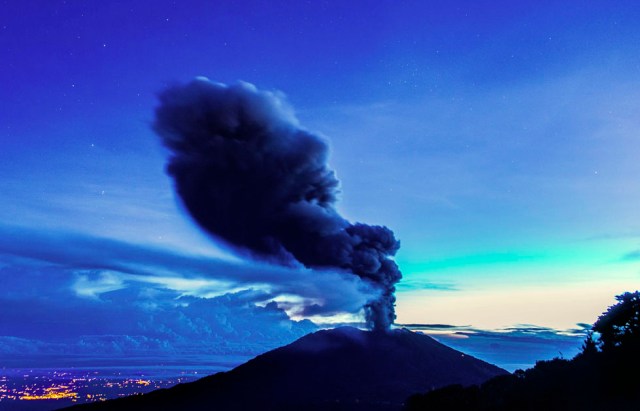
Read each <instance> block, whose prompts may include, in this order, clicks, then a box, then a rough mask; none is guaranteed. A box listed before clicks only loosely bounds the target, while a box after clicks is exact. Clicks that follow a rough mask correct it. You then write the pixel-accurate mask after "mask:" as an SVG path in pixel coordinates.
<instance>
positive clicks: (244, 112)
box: [153, 79, 401, 330]
mask: <svg viewBox="0 0 640 411" xmlns="http://www.w3.org/2000/svg"><path fill="white" fill-rule="evenodd" d="M153 127H154V129H155V131H156V132H157V133H158V135H160V137H161V139H162V142H163V143H164V145H165V146H167V147H168V148H169V149H170V150H171V152H172V155H171V157H170V158H169V162H168V167H167V169H168V173H169V174H170V175H171V176H172V177H173V178H174V180H175V187H176V190H177V192H178V194H179V195H180V198H181V199H182V201H183V202H184V204H185V206H186V208H187V209H188V210H189V212H190V213H191V215H192V217H193V218H194V219H195V221H196V222H197V223H198V224H199V225H200V226H201V227H202V228H204V229H205V230H206V231H207V232H208V233H209V234H211V235H213V236H215V237H216V238H218V239H221V240H223V241H224V242H226V243H227V244H229V245H231V246H232V247H233V248H234V249H235V250H236V251H237V252H239V253H242V254H245V255H246V254H250V255H251V256H252V257H254V258H259V259H261V260H267V261H271V262H275V263H279V264H284V265H293V266H295V265H299V264H303V265H305V266H307V267H311V268H325V269H326V268H337V269H340V270H342V271H345V270H348V271H350V272H352V273H353V274H355V275H357V276H358V277H360V278H361V279H363V280H364V281H366V282H368V283H370V284H372V285H373V286H374V287H375V288H376V289H378V290H380V296H379V297H378V298H376V299H375V300H373V301H369V302H368V303H367V304H366V305H365V307H364V309H365V316H366V320H367V324H368V326H369V327H370V328H373V329H375V330H386V329H388V328H389V326H390V325H391V324H392V323H393V321H394V319H395V308H394V305H395V296H394V292H395V284H396V283H397V282H398V281H399V280H400V278H401V273H400V271H399V270H398V266H397V265H396V263H395V262H394V261H393V260H392V259H391V258H390V257H391V256H393V255H394V254H395V253H396V251H397V250H398V248H399V246H400V243H399V241H398V240H396V239H395V237H394V235H393V232H392V231H391V230H389V229H388V228H386V227H382V226H370V225H365V224H360V223H356V224H351V223H350V222H349V221H347V220H345V219H344V218H343V217H342V216H340V215H339V214H338V212H337V211H336V209H335V207H334V205H335V203H336V197H337V193H338V186H339V181H338V179H337V178H336V176H335V174H334V172H333V170H331V169H330V168H329V167H328V165H327V158H328V147H327V143H326V142H325V141H324V140H323V139H322V138H320V137H319V136H317V135H315V134H312V133H310V132H309V131H307V130H304V129H303V128H301V127H300V126H299V125H298V122H297V120H296V118H295V116H294V115H293V112H292V111H291V109H290V108H289V107H288V106H287V105H286V104H285V102H284V101H283V98H282V97H281V96H279V95H277V94H275V93H271V92H266V91H260V90H257V89H256V88H255V87H254V86H253V85H251V84H248V83H242V82H241V83H238V84H234V85H230V86H227V85H224V84H218V83H212V82H210V81H208V80H205V79H196V80H194V81H192V82H190V83H188V84H186V85H177V86H173V87H170V88H168V89H167V90H165V91H164V92H162V93H161V94H160V106H159V107H158V108H157V109H156V119H155V123H154V126H153Z"/></svg>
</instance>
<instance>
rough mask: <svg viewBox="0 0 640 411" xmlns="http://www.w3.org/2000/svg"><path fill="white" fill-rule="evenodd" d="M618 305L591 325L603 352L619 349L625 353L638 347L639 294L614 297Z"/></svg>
mask: <svg viewBox="0 0 640 411" xmlns="http://www.w3.org/2000/svg"><path fill="white" fill-rule="evenodd" d="M616 300H618V303H617V304H615V305H612V306H611V307H609V309H608V310H607V311H606V312H605V313H603V314H602V315H601V316H600V317H598V320H597V321H596V322H595V324H593V331H595V332H597V333H599V334H600V347H601V349H602V351H603V352H612V351H613V350H617V349H620V348H624V349H625V351H627V350H631V349H634V348H637V347H638V346H639V345H640V292H639V291H636V292H633V293H630V292H626V293H624V294H620V295H617V296H616Z"/></svg>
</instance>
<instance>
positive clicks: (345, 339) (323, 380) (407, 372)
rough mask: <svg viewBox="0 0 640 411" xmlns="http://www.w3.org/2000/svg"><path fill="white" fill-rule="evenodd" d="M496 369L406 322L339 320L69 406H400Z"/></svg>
mask: <svg viewBox="0 0 640 411" xmlns="http://www.w3.org/2000/svg"><path fill="white" fill-rule="evenodd" d="M502 374H507V372H506V371H505V370H503V369H501V368H498V367H496V366H494V365H491V364H489V363H486V362H484V361H481V360H479V359H477V358H474V357H472V356H469V355H466V354H463V353H461V352H460V351H456V350H454V349H452V348H449V347H447V346H445V345H443V344H441V343H439V342H437V341H436V340H435V339H433V338H431V337H429V336H426V335H423V334H419V333H416V332H412V331H408V330H406V329H398V330H392V331H388V332H377V331H362V330H359V329H356V328H352V327H340V328H335V329H331V330H322V331H318V332H315V333H313V334H309V335H307V336H305V337H302V338H300V339H299V340H297V341H295V342H293V343H291V344H289V345H287V346H284V347H281V348H277V349H275V350H272V351H269V352H267V353H265V354H262V355H260V356H258V357H256V358H254V359H252V360H250V361H248V362H246V363H245V364H243V365H240V366H238V367H236V368H234V369H233V370H231V371H228V372H221V373H218V374H214V375H212V376H209V377H205V378H202V379H200V380H198V381H195V382H191V383H187V384H179V385H177V386H175V387H173V388H170V389H164V390H158V391H154V392H151V393H149V394H146V395H141V396H132V397H127V398H122V399H116V400H112V401H107V402H103V403H93V404H85V405H79V406H74V407H71V408H70V409H69V410H74V411H105V410H136V411H144V410H154V411H155V410H191V411H199V410H225V411H226V410H399V409H400V408H401V407H402V404H403V402H404V401H405V400H406V399H407V398H408V397H409V396H410V395H411V394H415V393H418V392H425V391H428V390H431V389H435V388H439V387H443V386H446V385H450V384H461V385H474V384H480V383H482V382H484V381H486V380H488V379H489V378H492V377H495V376H498V375H502Z"/></svg>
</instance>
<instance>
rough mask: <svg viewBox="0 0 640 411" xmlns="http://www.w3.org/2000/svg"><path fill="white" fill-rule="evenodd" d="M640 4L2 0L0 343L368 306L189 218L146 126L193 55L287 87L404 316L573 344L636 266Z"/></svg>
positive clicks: (223, 75) (87, 348) (74, 341)
mask: <svg viewBox="0 0 640 411" xmlns="http://www.w3.org/2000/svg"><path fill="white" fill-rule="evenodd" d="M638 21H640V6H639V5H638V4H637V2H635V1H577V0H570V1H563V2H559V1H556V2H553V1H536V2H513V1H491V2H489V1H450V2H436V1H417V0H416V1H376V2H364V1H349V2H344V1H342V2H339V1H328V2H327V1H322V2H321V1H317V2H314V1H311V2H302V1H276V2H267V1H264V2H262V1H188V2H178V1H165V0H158V1H156V2H153V4H151V3H149V2H146V1H138V0H133V1H126V2H125V1H113V2H87V1H80V0H76V1H58V0H52V1H46V0H36V1H29V2H11V1H2V2H0V79H1V81H0V101H1V102H0V193H2V199H3V201H2V204H1V205H0V283H1V284H2V286H1V288H0V307H1V308H0V357H2V358H9V357H11V358H15V355H16V354H24V355H26V357H28V358H31V359H33V358H40V357H38V354H43V353H44V354H47V355H54V354H55V355H58V354H59V355H62V354H64V353H66V354H68V353H74V354H82V355H87V356H103V355H115V354H119V355H121V356H122V357H123V358H125V359H126V358H127V357H130V356H139V355H142V354H144V355H155V356H160V357H163V358H169V357H170V358H183V357H184V355H186V354H185V353H188V354H189V355H196V356H200V355H206V354H216V355H217V354H227V353H231V354H243V353H244V354H246V353H257V352H260V351H263V350H265V349H268V348H274V347H276V346H278V345H280V344H283V343H288V342H290V341H292V340H293V339H295V338H297V337H299V336H302V335H304V334H305V333H308V332H310V331H313V330H315V329H316V327H317V325H315V324H314V323H312V322H310V321H309V320H312V321H314V322H315V323H316V324H325V323H331V322H353V321H356V322H357V321H362V313H361V312H359V310H360V308H361V307H362V298H363V296H362V289H361V287H360V285H359V284H358V283H357V282H356V281H355V280H353V279H348V280H345V279H344V278H343V276H341V274H340V273H336V272H332V271H330V270H327V272H322V273H316V272H311V271H312V270H309V269H304V268H295V267H293V268H292V267H286V268H285V267H280V266H275V265H270V264H266V263H263V262H262V263H258V262H255V261H249V260H246V259H243V258H241V257H238V256H237V255H235V254H233V253H230V252H229V251H228V249H227V248H225V247H223V246H221V245H220V244H218V243H216V242H215V241H213V240H212V239H211V238H210V237H208V236H207V234H205V233H204V232H203V231H202V230H201V229H200V228H199V227H198V226H197V225H196V224H195V223H194V222H193V221H192V219H191V217H190V215H189V213H188V212H187V211H186V210H185V209H184V207H183V205H182V204H181V203H180V199H179V198H178V196H177V195H176V194H175V191H174V187H173V182H172V180H171V178H170V177H169V176H168V175H167V173H166V169H165V168H166V163H167V157H168V155H169V154H168V151H167V150H166V149H165V148H164V147H163V146H162V144H161V142H160V139H159V138H158V136H157V135H156V134H155V133H154V131H153V130H152V128H151V124H152V122H153V119H154V108H155V107H157V105H158V104H159V103H158V98H157V95H158V93H159V92H161V91H162V90H164V89H165V88H166V87H169V86H172V85H175V84H183V83H185V82H188V81H191V80H192V79H193V78H195V77H197V76H204V77H207V78H209V79H211V80H212V81H216V82H222V83H225V84H236V83H237V82H238V81H246V82H249V83H252V84H254V85H255V86H256V87H258V88H259V89H261V90H268V91H272V92H274V93H282V94H281V98H282V99H283V100H286V101H287V102H288V104H289V105H290V107H291V109H292V110H293V112H294V113H295V117H297V120H298V122H299V124H300V125H301V126H302V127H304V128H306V129H308V130H311V131H313V132H314V133H316V134H318V135H321V136H323V138H325V139H326V140H327V141H328V143H329V146H330V158H329V164H330V166H331V168H332V169H334V170H335V171H336V175H337V177H338V178H339V180H340V182H341V194H340V199H339V202H338V203H337V210H338V211H339V212H340V213H341V214H342V215H343V216H344V217H345V218H347V219H348V220H350V221H352V222H356V221H357V222H363V223H367V224H378V225H385V226H388V227H389V228H391V229H392V230H393V231H394V232H395V235H396V237H397V238H399V239H400V241H401V248H400V250H399V251H398V253H397V255H396V257H395V261H396V262H397V263H398V265H399V267H400V269H401V270H402V273H403V279H402V281H401V282H400V283H399V284H398V291H397V293H396V296H397V304H396V312H397V320H396V323H398V324H440V325H441V327H440V328H439V330H440V331H441V332H442V331H443V330H444V331H447V330H450V331H451V330H454V331H455V330H462V331H461V332H460V334H458V335H457V339H465V338H468V334H469V333H473V332H477V330H483V331H486V332H487V333H485V334H483V335H484V336H485V337H486V336H489V337H487V338H489V339H492V338H494V339H499V338H503V337H504V338H506V337H505V336H509V335H514V338H515V339H517V338H521V337H522V336H523V335H524V336H526V337H527V338H544V339H552V340H554V341H560V343H562V341H564V340H563V338H565V337H566V331H567V330H569V332H575V330H576V329H581V328H584V324H589V323H593V322H594V321H595V320H596V318H597V316H598V315H599V314H600V313H601V312H602V311H604V310H605V309H606V307H607V306H608V305H611V304H612V303H613V302H614V298H613V297H614V295H616V294H619V293H622V292H624V291H633V290H636V289H637V288H638V284H640V270H639V269H640V267H639V265H638V263H640V219H639V218H638V214H637V207H638V204H639V202H640V161H638V157H639V156H640V115H639V114H640V88H639V86H640V80H639V79H640V76H639V74H640V26H639V25H638V24H637V22H638ZM318 276H320V277H321V279H320V280H318ZM311 277H313V280H310V278H311ZM309 301H314V302H317V303H319V304H327V305H331V304H333V305H335V306H339V307H341V309H342V310H343V312H342V313H340V314H338V315H334V316H330V317H327V316H315V317H313V316H312V317H309V318H303V317H301V316H300V315H296V313H297V312H299V310H298V311H296V307H297V306H299V305H301V304H306V303H307V302H309ZM287 312H288V313H289V314H290V315H291V317H289V316H288V315H287ZM448 326H456V327H461V328H456V327H454V328H447V327H448ZM432 328H433V327H432ZM436 328H437V327H436ZM443 338H444V337H443ZM446 338H451V340H452V341H454V340H455V339H456V338H453V337H451V336H449V337H446ZM487 341H488V340H486V339H485V340H482V342H483V344H484V343H486V342H487ZM514 341H515V340H514ZM527 341H528V342H531V340H527ZM572 341H573V340H572ZM514 347H515V346H514ZM518 347H522V345H521V346H518ZM520 349H521V348H517V349H516V348H514V349H513V350H514V351H513V352H514V353H515V352H516V351H517V350H520ZM554 350H555V346H554V348H552V349H551V351H554ZM194 353H195V354H194ZM554 353H555V352H552V353H551V354H554ZM507 354H509V353H507ZM536 354H537V352H536ZM523 355H524V354H523ZM540 355H545V353H543V352H540ZM26 357H25V358H26ZM489 359H494V360H495V358H489ZM531 360H533V359H532V358H529V357H527V358H523V357H518V358H515V357H513V358H510V359H509V361H511V362H513V363H517V362H518V361H520V362H523V363H524V362H527V361H531ZM25 361H26V360H25ZM43 361H44V360H43ZM496 361H499V360H496ZM503 361H506V360H504V359H503ZM31 363H32V364H38V362H37V361H35V362H34V361H31ZM502 365H504V364H502Z"/></svg>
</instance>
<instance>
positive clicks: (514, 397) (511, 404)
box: [405, 291, 640, 411]
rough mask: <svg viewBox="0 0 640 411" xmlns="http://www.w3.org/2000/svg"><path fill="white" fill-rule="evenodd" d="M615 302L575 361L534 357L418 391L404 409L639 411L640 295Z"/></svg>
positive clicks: (633, 294) (585, 342)
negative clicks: (494, 372)
mask: <svg viewBox="0 0 640 411" xmlns="http://www.w3.org/2000/svg"><path fill="white" fill-rule="evenodd" d="M616 300H617V301H618V303H617V304H615V305H613V306H611V307H609V308H608V310H607V311H606V312H605V313H603V314H602V315H601V316H600V317H599V318H598V320H597V321H596V323H595V324H594V326H593V331H590V332H589V333H588V334H587V337H586V339H585V341H584V344H583V345H582V352H581V353H579V354H578V355H577V356H576V357H575V358H574V359H572V360H564V359H558V358H556V359H554V360H550V361H539V362H537V363H536V365H535V367H533V368H532V369H529V370H526V371H522V370H517V371H516V372H514V373H513V374H511V375H506V376H500V377H496V378H493V379H491V380H489V381H487V382H485V383H484V384H482V385H481V386H471V387H462V386H459V385H458V386H449V387H445V388H441V389H438V390H434V391H431V392H428V393H426V394H417V395H414V396H412V397H410V398H409V399H408V401H407V403H406V405H405V410H406V411H416V410H429V411H438V410H448V411H451V410H476V411H489V410H491V411H512V410H513V411H516V410H517V411H529V410H531V411H533V410H545V411H555V410H558V411H560V410H563V411H567V410H576V411H577V410H580V411H585V410H587V411H588V410H622V411H627V410H629V411H630V410H638V409H640V373H638V372H637V370H638V369H640V338H639V336H640V321H639V313H640V293H638V291H636V292H634V293H629V292H627V293H624V294H621V295H618V296H616ZM594 335H597V338H594Z"/></svg>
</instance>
